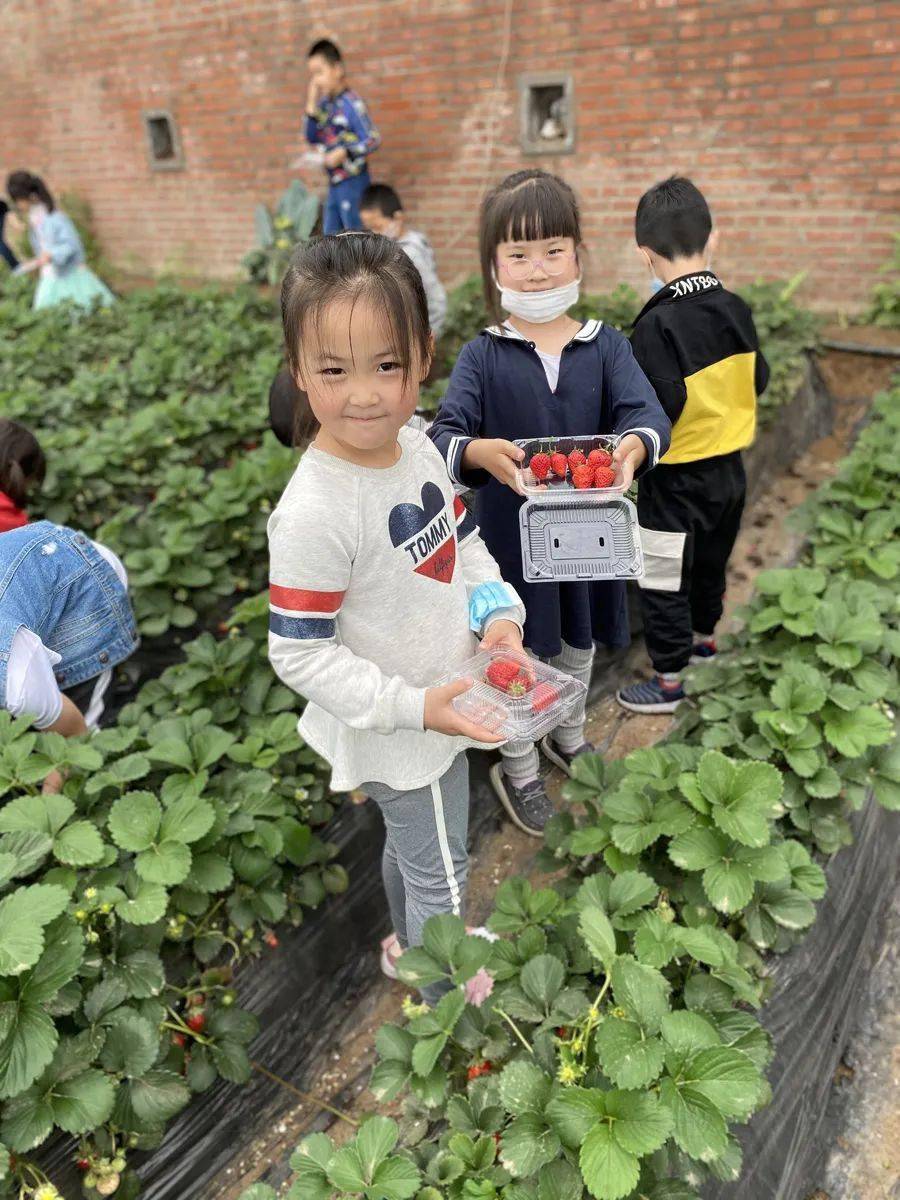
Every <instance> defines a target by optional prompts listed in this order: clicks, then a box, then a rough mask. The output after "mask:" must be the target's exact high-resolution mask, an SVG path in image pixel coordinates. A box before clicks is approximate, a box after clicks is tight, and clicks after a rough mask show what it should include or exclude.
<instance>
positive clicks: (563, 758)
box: [541, 733, 596, 775]
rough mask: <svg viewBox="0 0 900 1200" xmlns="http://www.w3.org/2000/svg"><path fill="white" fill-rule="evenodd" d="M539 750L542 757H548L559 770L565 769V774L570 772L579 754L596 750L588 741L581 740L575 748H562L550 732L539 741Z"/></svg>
mask: <svg viewBox="0 0 900 1200" xmlns="http://www.w3.org/2000/svg"><path fill="white" fill-rule="evenodd" d="M541 750H542V751H543V754H544V757H545V758H549V759H550V761H551V762H552V763H555V764H556V765H557V766H558V767H559V769H560V770H561V771H565V773H566V774H567V775H571V774H572V763H573V762H574V761H575V759H576V758H577V757H578V755H579V754H593V753H594V752H595V750H596V747H595V746H592V745H591V743H590V742H582V743H581V745H580V746H579V747H578V749H577V750H563V749H562V747H561V746H557V744H556V742H554V740H553V737H552V735H551V734H549V733H548V734H547V736H546V737H545V738H544V740H543V741H542V742H541Z"/></svg>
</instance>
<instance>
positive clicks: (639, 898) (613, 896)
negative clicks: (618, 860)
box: [609, 871, 659, 916]
mask: <svg viewBox="0 0 900 1200" xmlns="http://www.w3.org/2000/svg"><path fill="white" fill-rule="evenodd" d="M658 891H659V887H658V885H657V884H656V882H655V881H654V880H653V879H651V878H650V876H649V875H645V874H643V873H642V872H641V871H623V872H622V874H621V875H617V876H616V877H615V878H614V879H613V881H612V883H611V884H610V887H609V909H610V912H613V913H615V914H616V915H617V916H626V915H627V914H628V913H633V912H637V910H638V909H639V908H643V907H644V906H645V905H647V904H652V903H653V901H654V900H655V899H656V895H657V893H658Z"/></svg>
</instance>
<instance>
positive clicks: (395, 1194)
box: [366, 1154, 422, 1200]
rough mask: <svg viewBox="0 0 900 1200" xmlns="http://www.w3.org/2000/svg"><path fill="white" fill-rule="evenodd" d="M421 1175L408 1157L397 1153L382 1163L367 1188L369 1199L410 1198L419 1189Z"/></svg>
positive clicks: (407, 1199) (391, 1199) (393, 1199)
mask: <svg viewBox="0 0 900 1200" xmlns="http://www.w3.org/2000/svg"><path fill="white" fill-rule="evenodd" d="M421 1181H422V1180H421V1176H420V1175H419V1172H418V1170H417V1169H416V1167H415V1166H413V1164H412V1163H411V1162H410V1161H409V1159H407V1158H401V1157H400V1155H398V1154H395V1155H394V1156H393V1157H392V1158H389V1159H387V1160H386V1161H385V1162H383V1163H380V1164H379V1165H378V1167H377V1168H376V1170H375V1175H374V1178H373V1179H372V1182H371V1184H370V1185H369V1186H368V1187H367V1188H366V1197H367V1200H409V1197H410V1196H414V1195H415V1194H416V1192H417V1191H418V1190H419V1184H420V1183H421Z"/></svg>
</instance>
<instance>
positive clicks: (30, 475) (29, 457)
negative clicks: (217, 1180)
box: [0, 419, 47, 508]
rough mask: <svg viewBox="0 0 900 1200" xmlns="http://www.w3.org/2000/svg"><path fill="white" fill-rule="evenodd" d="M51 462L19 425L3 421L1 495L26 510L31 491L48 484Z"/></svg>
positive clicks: (0, 471) (1, 422) (23, 427)
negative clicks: (48, 468) (49, 462)
mask: <svg viewBox="0 0 900 1200" xmlns="http://www.w3.org/2000/svg"><path fill="white" fill-rule="evenodd" d="M46 474H47V461H46V459H45V458H44V452H43V450H42V449H41V446H40V443H39V442H38V440H37V438H36V437H35V436H34V434H33V433H32V432H31V430H30V429H26V428H25V426H24V425H20V424H19V422H18V421H9V420H5V419H4V420H0V492H5V493H6V494H7V496H9V498H10V500H12V502H13V504H15V506H16V507H17V508H24V506H25V502H26V500H27V499H28V491H29V489H30V488H31V487H32V486H34V485H40V484H42V483H43V482H44V476H45V475H46Z"/></svg>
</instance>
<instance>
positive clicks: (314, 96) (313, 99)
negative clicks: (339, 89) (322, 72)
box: [306, 79, 319, 116]
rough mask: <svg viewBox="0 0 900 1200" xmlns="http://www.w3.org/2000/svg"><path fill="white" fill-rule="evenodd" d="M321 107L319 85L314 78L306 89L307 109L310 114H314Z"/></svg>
mask: <svg viewBox="0 0 900 1200" xmlns="http://www.w3.org/2000/svg"><path fill="white" fill-rule="evenodd" d="M318 107H319V85H318V84H317V83H316V81H315V80H314V79H311V80H310V81H309V87H308V88H307V89H306V111H307V112H308V113H309V115H310V116H314V115H315V113H316V110H317V109H318Z"/></svg>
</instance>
